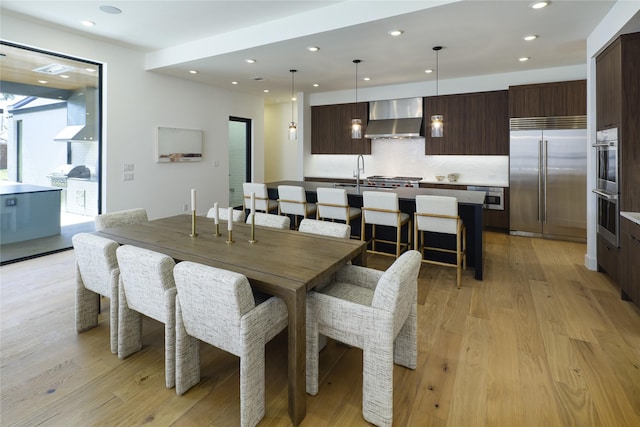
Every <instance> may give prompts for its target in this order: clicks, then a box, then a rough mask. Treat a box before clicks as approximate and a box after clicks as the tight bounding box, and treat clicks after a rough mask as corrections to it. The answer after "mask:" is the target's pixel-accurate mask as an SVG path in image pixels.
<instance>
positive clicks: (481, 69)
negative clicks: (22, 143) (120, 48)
mask: <svg viewBox="0 0 640 427" xmlns="http://www.w3.org/2000/svg"><path fill="white" fill-rule="evenodd" d="M614 3H615V1H600V0H587V1H575V0H570V1H569V0H554V1H553V2H552V4H551V5H550V6H548V7H546V8H544V9H540V10H533V9H531V8H529V4H530V0H526V1H480V0H473V1H446V0H445V1H402V0H400V1H382V0H378V1H368V0H350V1H269V0H264V1H211V0H209V1H203V0H201V1H187V0H180V1H123V0H113V1H111V0H102V1H93V0H84V1H24V0H2V3H0V5H1V6H0V7H1V9H0V12H1V13H7V14H10V15H15V16H18V17H22V18H28V19H35V20H38V21H46V22H47V23H50V24H51V25H54V26H57V27H62V28H63V29H65V30H67V31H71V32H77V33H81V34H83V35H85V36H89V37H96V38H100V39H106V40H108V41H110V42H112V43H117V44H121V45H125V46H128V47H131V48H135V49H139V50H141V51H144V52H146V53H147V69H148V70H152V71H156V72H161V73H166V74H170V75H175V76H179V77H180V78H184V79H192V80H195V81H199V82H205V83H208V84H212V85H215V86H218V87H222V88H225V89H229V90H235V91H241V92H245V93H250V94H253V95H256V96H262V97H264V99H265V102H267V103H272V102H288V101H289V98H290V95H291V74H290V73H289V70H290V69H297V70H299V71H298V72H297V73H296V74H295V88H296V91H304V92H307V93H312V92H326V91H336V90H352V89H353V88H354V86H355V66H354V64H353V63H352V61H353V59H361V60H362V61H363V62H362V63H361V64H360V65H359V68H358V76H359V82H358V87H368V86H381V85H393V84H402V83H412V82H420V81H430V80H434V79H435V73H432V74H425V72H424V70H425V69H428V68H435V53H434V52H433V50H432V47H433V46H436V45H442V46H444V49H443V50H441V51H440V54H439V78H440V79H441V80H442V79H452V78H461V77H470V76H477V75H485V74H498V73H506V72H514V71H521V70H535V69H542V68H550V67H560V66H572V65H578V64H584V63H585V62H586V38H587V36H588V35H589V34H590V33H591V32H592V31H593V29H594V28H595V27H596V25H597V24H598V23H599V22H600V21H601V20H602V19H603V17H604V16H605V15H606V14H607V12H608V11H609V9H610V8H611V7H612V6H613V4H614ZM101 5H110V6H115V7H118V8H119V9H121V10H122V13H121V14H118V15H114V14H108V13H105V12H102V11H101V10H100V9H99V6H101ZM82 20H90V21H93V22H95V23H96V25H95V26H94V27H91V28H86V27H83V26H82V25H80V21H82ZM638 21H639V22H640V20H638ZM391 29H402V30H404V34H403V35H401V36H399V37H395V38H392V37H391V36H389V34H388V31H389V30H391ZM637 30H640V25H638V26H637V28H636V29H635V31H637ZM527 34H537V35H539V36H540V37H539V38H538V39H537V40H535V41H532V42H525V41H524V40H523V39H522V37H523V36H525V35H527ZM307 46H318V47H320V51H319V52H317V53H310V52H308V51H307V50H306V49H305V48H306V47H307ZM60 51H64V47H60ZM522 56H527V57H530V58H531V59H530V60H529V61H527V62H519V61H518V58H520V57H522ZM247 58H253V59H255V60H256V61H257V62H256V63H255V64H247V63H245V61H244V60H245V59H247ZM95 59H96V60H98V61H99V60H100V58H95ZM3 61H4V59H3ZM191 69H195V70H198V72H199V73H198V74H196V75H191V74H189V73H188V70H191ZM363 77H370V78H371V80H370V81H362V80H361V79H362V78H363ZM255 78H261V79H262V80H259V81H258V80H256V79H255ZM232 81H237V82H238V83H239V84H237V85H232V84H231V82H232ZM313 83H318V84H320V86H319V87H317V88H314V87H313V86H312V84H313ZM264 89H269V91H270V92H269V93H263V90H264Z"/></svg>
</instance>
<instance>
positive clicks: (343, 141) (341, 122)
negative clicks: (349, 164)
mask: <svg viewBox="0 0 640 427" xmlns="http://www.w3.org/2000/svg"><path fill="white" fill-rule="evenodd" d="M356 117H357V118H360V120H362V135H364V134H365V131H366V129H367V119H368V118H369V104H368V103H367V102H359V103H357V104H355V103H352V104H334V105H318V106H313V107H311V154H371V140H370V139H365V138H362V139H351V119H352V118H356Z"/></svg>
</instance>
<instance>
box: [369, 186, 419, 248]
mask: <svg viewBox="0 0 640 427" xmlns="http://www.w3.org/2000/svg"><path fill="white" fill-rule="evenodd" d="M361 222H362V227H361V231H360V233H361V234H360V239H361V240H366V237H365V225H366V224H371V250H370V252H373V253H377V254H381V255H390V254H389V253H386V252H379V251H377V250H376V243H377V242H381V243H387V244H393V245H395V246H396V253H395V254H394V255H395V257H396V258H397V257H399V256H400V251H401V248H402V247H406V249H407V250H409V249H410V248H411V235H412V234H413V233H412V231H413V229H412V226H411V216H409V214H407V213H404V212H400V208H399V203H398V195H397V194H396V193H391V192H385V191H363V192H362V221H361ZM405 224H407V243H402V239H401V237H402V226H403V225H405ZM377 225H383V226H387V227H395V229H396V240H395V241H391V240H385V239H379V238H377V237H376V226H377Z"/></svg>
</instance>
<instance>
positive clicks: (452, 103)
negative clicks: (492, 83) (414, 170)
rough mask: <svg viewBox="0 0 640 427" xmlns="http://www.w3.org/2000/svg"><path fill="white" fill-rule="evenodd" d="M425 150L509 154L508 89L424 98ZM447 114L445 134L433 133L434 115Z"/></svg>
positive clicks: (474, 153)
mask: <svg viewBox="0 0 640 427" xmlns="http://www.w3.org/2000/svg"><path fill="white" fill-rule="evenodd" d="M423 111H424V127H425V137H424V141H425V154H427V155H435V154H458V155H459V154H469V155H508V154H509V114H508V113H509V101H508V91H506V90H499V91H492V92H475V93H464V94H456V95H444V96H437V97H435V96H432V97H426V98H424V108H423ZM434 114H442V115H443V116H444V119H443V122H444V130H443V135H444V136H443V137H441V138H432V137H431V128H430V125H431V116H432V115H434Z"/></svg>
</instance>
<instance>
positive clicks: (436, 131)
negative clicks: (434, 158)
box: [431, 46, 443, 138]
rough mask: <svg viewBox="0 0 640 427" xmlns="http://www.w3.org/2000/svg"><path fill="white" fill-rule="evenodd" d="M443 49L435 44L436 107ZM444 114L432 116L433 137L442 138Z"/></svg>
mask: <svg viewBox="0 0 640 427" xmlns="http://www.w3.org/2000/svg"><path fill="white" fill-rule="evenodd" d="M441 49H442V46H434V47H433V50H435V52H436V107H437V106H438V51H440V50H441ZM442 119H443V117H442V114H434V115H432V116H431V137H432V138H442V136H443V122H442Z"/></svg>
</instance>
